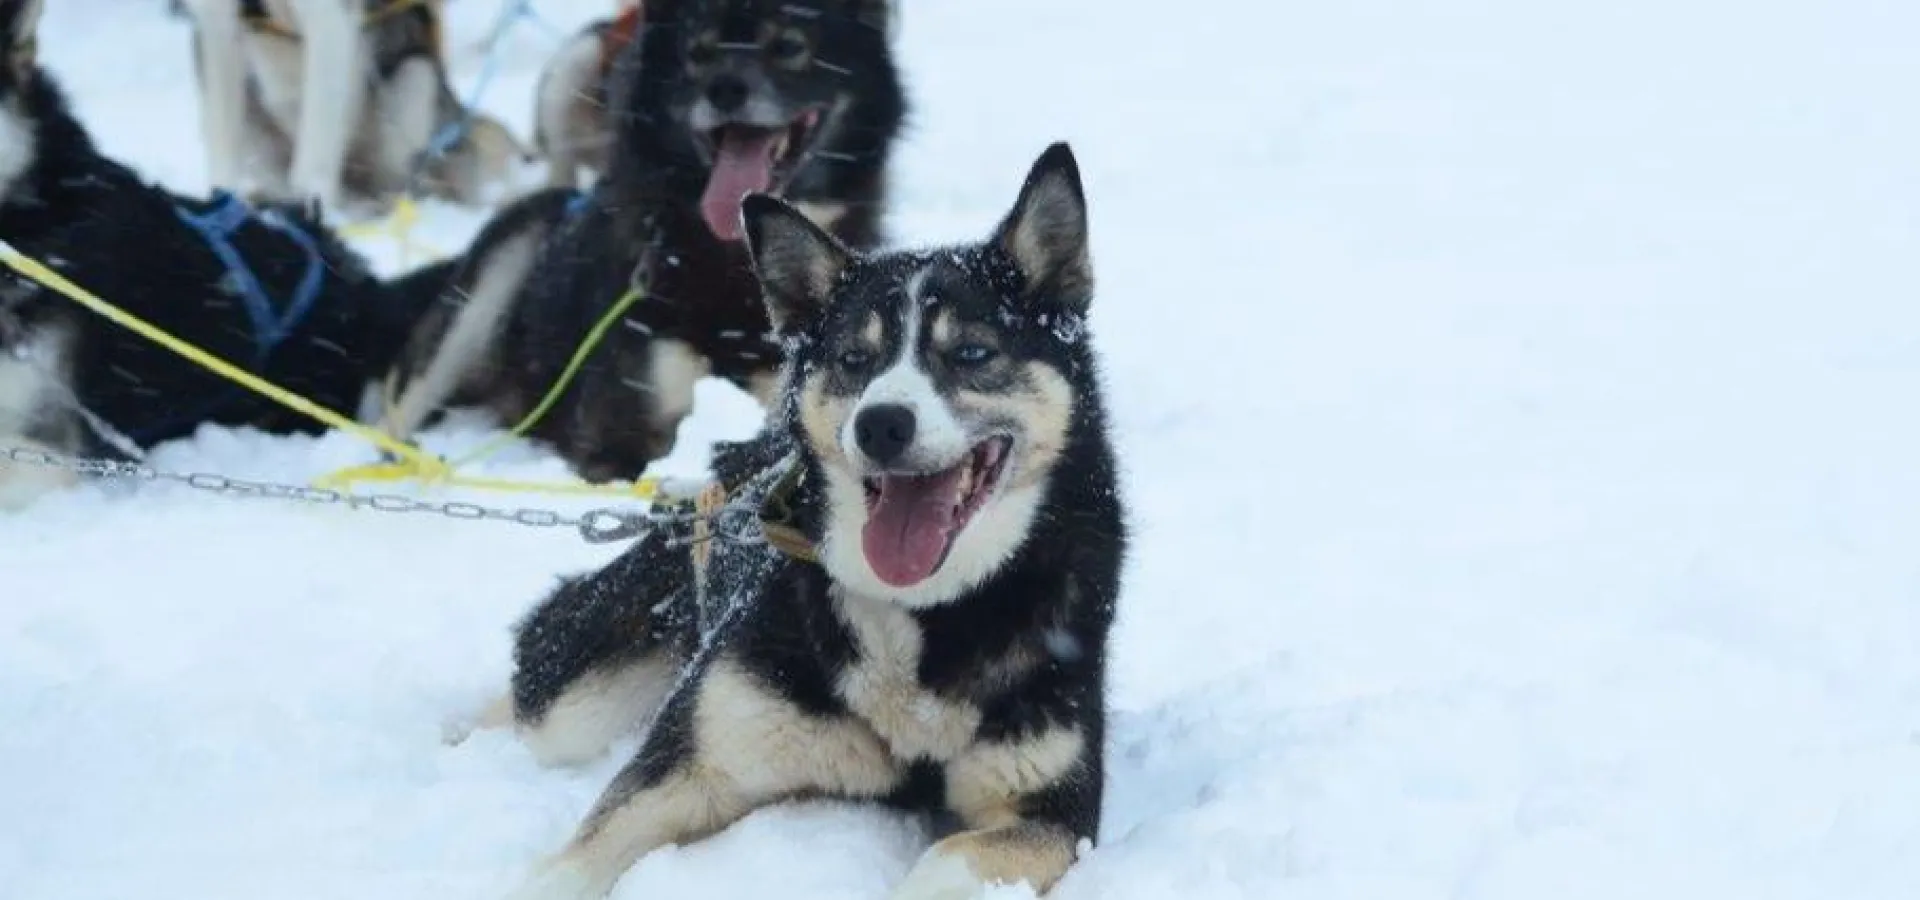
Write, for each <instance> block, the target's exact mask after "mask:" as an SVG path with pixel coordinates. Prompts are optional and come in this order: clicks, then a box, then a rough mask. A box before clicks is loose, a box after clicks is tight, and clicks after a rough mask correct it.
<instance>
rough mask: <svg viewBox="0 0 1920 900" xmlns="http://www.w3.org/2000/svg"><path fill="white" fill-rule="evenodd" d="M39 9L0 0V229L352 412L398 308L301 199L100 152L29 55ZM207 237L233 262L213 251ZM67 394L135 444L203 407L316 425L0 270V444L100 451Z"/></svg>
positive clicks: (404, 323)
mask: <svg viewBox="0 0 1920 900" xmlns="http://www.w3.org/2000/svg"><path fill="white" fill-rule="evenodd" d="M40 9H41V0H0V38H4V40H5V46H6V47H7V48H8V55H7V65H6V66H5V68H4V69H0V238H3V239H5V240H6V241H7V242H8V243H11V244H12V245H13V246H14V247H15V248H17V249H19V250H20V251H21V252H22V253H25V254H26V255H28V256H30V257H33V258H35V259H38V260H40V261H42V262H44V263H46V264H48V265H50V266H52V267H54V268H56V269H58V270H59V271H60V272H61V273H62V274H64V275H66V276H67V277H69V278H72V279H73V280H74V281H75V282H77V283H79V284H80V286H82V287H84V288H87V289H88V290H90V291H93V292H94V293H97V294H99V295H100V296H102V297H105V298H107V299H108V300H110V301H111V302H113V303H115V304H118V305H120V306H121V307H123V308H125V309H126V310H127V311H129V312H131V313H133V314H134V315H137V316H140V317H142V318H144V319H147V320H149V321H151V322H153V323H155V324H157V325H159V326H160V327H161V328H164V329H166V330H168V331H170V332H172V333H174V334H176V335H179V336H181V337H183V338H185V339H187V340H189V341H192V342H193V343H195V344H198V345H199V346H201V347H203V348H205V349H207V350H208V351H210V352H212V353H214V354H215V355H217V356H220V357H222V358H224V359H226V360H229V361H231V362H234V363H236V364H239V365H249V364H250V365H252V366H254V367H255V368H256V370H258V371H261V372H262V373H263V374H264V375H266V376H267V377H269V378H271V379H272V380H274V381H276V382H278V383H280V384H281V385H284V386H286V387H287V388H290V389H292V390H294V391H297V392H299V393H302V394H304V395H306V396H307V397H309V398H311V399H313V400H314V401H315V402H318V403H321V404H323V405H326V406H329V407H331V408H333V409H335V410H339V411H341V412H343V413H347V414H351V413H352V412H353V410H354V409H355V406H356V404H357V403H358V402H359V399H360V397H361V394H362V392H363V390H364V389H365V387H366V386H367V384H368V381H369V379H370V378H373V377H377V376H378V373H380V372H382V371H383V370H384V369H385V368H386V367H388V366H390V365H391V364H392V360H393V358H394V356H395V355H396V354H397V352H398V350H399V348H400V345H401V343H402V341H403V340H404V338H405V336H406V334H407V332H408V330H409V329H410V328H411V326H412V318H413V314H412V310H411V309H410V308H409V307H408V306H407V304H405V303H404V302H401V301H400V299H399V298H397V297H396V296H394V295H393V294H390V293H389V292H388V291H387V290H386V288H385V287H383V286H382V284H381V283H380V282H379V281H377V280H375V279H374V278H373V277H372V276H371V275H370V274H369V273H368V271H367V269H366V267H365V266H364V265H363V264H362V262H361V260H360V259H359V257H357V256H356V255H354V254H353V253H352V252H350V251H349V250H347V249H346V248H345V247H344V246H343V245H342V244H340V243H339V242H338V241H337V240H336V239H335V238H334V237H333V236H332V235H331V234H330V233H328V232H327V231H326V229H325V228H323V227H322V226H321V225H320V224H319V223H318V222H316V221H315V220H314V219H313V218H312V217H311V216H309V215H307V214H306V213H305V212H304V211H302V210H299V209H296V208H293V207H291V206H287V207H276V208H272V209H268V210H249V209H248V208H247V207H245V206H244V205H242V204H239V203H238V202H237V201H234V202H220V201H217V200H216V201H211V202H210V201H199V200H187V199H183V198H180V197H176V196H174V195H172V194H170V193H168V192H166V191H165V190H163V189H161V188H158V187H155V186H152V185H150V184H148V183H146V182H145V181H143V180H142V179H140V177H139V176H137V175H135V174H134V173H133V172H132V171H130V170H128V169H127V168H126V167H124V166H121V165H120V164H118V163H115V162H113V161H111V160H108V159H105V158H103V157H102V156H100V155H99V153H98V152H97V151H96V150H95V149H94V146H93V143H92V141H91V140H90V139H89V137H88V135H87V132H86V130H85V129H84V127H83V126H82V125H81V124H80V122H79V121H78V120H77V119H75V118H74V116H73V115H71V114H70V113H69V112H68V109H67V103H66V100H65V98H64V96H63V95H62V93H61V91H60V89H59V87H58V86H57V85H56V84H54V82H53V80H52V78H51V77H50V76H49V75H48V73H47V72H45V71H44V70H42V69H40V68H39V67H38V66H36V65H35V63H34V59H33V47H34V25H35V22H36V21H37V19H38V17H39V14H40ZM223 219H225V221H221V220H223ZM191 222H198V223H199V224H198V225H195V224H191ZM216 247H220V248H222V249H223V250H230V251H231V252H233V253H235V254H237V255H238V257H239V258H240V260H242V261H243V265H242V266H240V267H239V268H237V269H236V268H230V267H229V266H228V264H227V263H226V262H225V261H223V260H222V258H221V256H220V255H219V252H220V251H217V250H216V249H215V248H216ZM249 280H252V281H253V282H255V283H256V284H257V286H258V290H252V289H250V288H249V287H248V286H247V284H246V283H247V282H248V281H249ZM303 305H304V306H305V308H304V309H301V308H300V307H301V306H303ZM256 317H257V318H256ZM83 409H84V410H86V411H90V412H91V413H92V414H94V415H97V416H98V417H99V418H100V419H102V420H104V422H105V423H106V424H108V425H110V426H111V427H112V429H114V430H116V431H118V432H120V433H122V434H124V435H125V436H126V437H128V438H129V439H130V440H131V443H133V444H135V445H139V446H148V445H151V444H154V443H157V442H160V441H164V440H168V439H171V438H177V437H181V436H184V435H186V434H189V433H190V432H192V431H193V429H194V428H195V427H197V426H198V425H199V424H200V423H203V422H218V423H222V424H229V425H254V426H257V427H260V428H263V429H269V430H274V431H312V430H316V429H315V427H314V426H313V424H312V423H311V422H309V421H308V420H307V419H305V418H304V417H302V416H299V415H297V414H294V413H291V412H288V411H286V410H283V409H282V408H280V407H279V406H277V405H273V404H271V403H269V402H267V401H265V400H263V399H260V398H259V397H257V396H256V395H254V394H252V393H250V392H247V391H244V390H242V389H240V388H238V387H236V386H233V385H229V384H227V383H226V382H224V381H221V380H219V379H217V378H216V377H215V376H213V375H210V374H208V373H206V372H204V371H203V370H201V369H200V368H199V367H197V366H195V365H193V364H192V363H189V362H187V361H185V360H183V359H181V358H179V357H177V356H175V355H174V354H173V353H172V352H170V351H168V350H166V349H165V348H162V347H160V346H158V345H155V344H152V343H149V342H148V341H146V340H145V339H144V338H140V337H138V336H136V335H134V334H133V333H132V332H129V331H127V330H125V329H123V328H121V327H119V326H117V325H114V324H112V323H109V322H108V321H107V320H105V319H103V318H101V317H99V316H97V315H95V314H93V313H91V312H88V311H86V310H84V309H82V308H81V307H79V306H78V305H76V304H74V303H73V302H72V301H70V300H67V299H66V298H64V297H60V296H57V295H55V294H53V293H52V292H50V291H46V290H43V289H41V288H39V287H38V286H37V285H34V284H32V283H30V282H26V281H23V280H21V279H19V278H18V277H15V276H13V275H12V273H11V272H8V273H7V274H6V275H5V277H4V278H0V447H5V446H18V445H22V444H38V445H41V446H44V447H51V448H53V449H56V450H60V451H62V452H67V453H86V454H89V455H97V454H113V453H115V452H116V451H117V450H118V449H119V448H116V447H114V446H112V445H111V444H110V443H108V442H107V438H106V437H104V436H103V433H104V432H105V429H95V428H90V427H88V425H87V423H86V419H85V415H84V414H83V413H82V410H83ZM46 474H47V472H46V470H36V471H29V469H28V467H24V466H20V467H8V466H7V464H6V463H4V462H0V495H9V494H10V495H11V497H10V499H11V501H12V502H13V503H16V504H17V503H19V502H23V501H25V500H26V499H30V497H31V495H32V494H33V493H35V492H37V491H38V490H42V489H44V488H45V487H46V486H47V483H45V482H38V483H29V482H28V481H27V479H30V478H36V477H44V476H45V475H46ZM7 499H9V498H8V497H0V501H4V500H7Z"/></svg>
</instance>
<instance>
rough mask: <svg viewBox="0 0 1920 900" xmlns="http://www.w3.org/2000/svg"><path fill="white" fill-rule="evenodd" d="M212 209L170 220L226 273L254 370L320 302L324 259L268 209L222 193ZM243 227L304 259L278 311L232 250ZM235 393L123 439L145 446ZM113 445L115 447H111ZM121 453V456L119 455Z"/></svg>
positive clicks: (183, 211)
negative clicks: (249, 335) (276, 238)
mask: <svg viewBox="0 0 1920 900" xmlns="http://www.w3.org/2000/svg"><path fill="white" fill-rule="evenodd" d="M213 203H214V205H213V208H212V209H210V210H208V211H207V212H204V213H197V212H194V211H193V210H191V209H188V208H187V207H186V206H184V205H176V206H175V207H174V209H173V211H174V215H176V216H179V217H180V221H181V222H182V223H184V224H186V226H187V227H189V228H192V229H193V230H194V231H195V232H197V233H198V234H199V235H200V239H201V240H202V241H203V242H205V243H206V245H207V249H209V250H211V251H213V255H214V256H216V257H218V258H219V259H220V264H221V265H222V266H224V267H225V268H226V270H227V278H228V279H229V280H230V281H231V282H232V284H233V286H234V288H235V293H236V294H238V295H239V297H240V302H241V306H242V308H243V309H244V310H245V311H246V314H247V323H248V324H249V325H250V326H251V327H252V330H253V366H252V368H253V369H254V370H256V371H257V370H260V369H263V368H265V366H266V364H267V360H268V359H269V358H270V357H271V356H272V355H273V351H274V350H275V349H277V348H278V347H279V346H280V345H281V344H282V343H284V342H285V341H286V339H287V338H288V337H289V336H291V335H292V334H293V333H294V331H295V330H296V329H298V328H299V327H300V324H301V323H302V322H304V321H306V318H307V315H308V314H309V313H311V312H312V311H313V305H314V302H315V301H316V300H318V299H319V297H320V288H321V287H322V286H323V285H324V284H325V281H326V260H325V258H324V257H322V256H321V254H320V245H319V244H317V243H315V241H314V239H313V236H312V235H310V234H308V233H307V232H306V231H305V230H303V229H301V228H300V227H299V226H298V225H295V224H294V223H292V222H289V221H287V220H286V219H285V218H284V217H282V216H281V215H279V214H278V213H276V212H274V211H272V210H266V211H262V212H258V213H256V212H255V211H254V210H253V209H252V207H250V206H248V205H247V204H246V203H245V202H244V201H242V200H240V198H238V197H235V196H234V195H233V194H231V193H228V192H226V191H215V192H214V194H213ZM248 222H259V223H260V224H262V225H265V226H266V227H268V228H271V229H273V230H274V231H277V232H279V233H280V234H282V235H284V236H285V237H286V238H287V239H288V240H290V241H293V243H294V244H295V245H296V246H298V247H299V248H300V250H301V251H302V252H303V253H304V254H305V255H306V258H307V259H306V271H305V272H302V273H301V275H300V281H299V282H298V283H297V284H295V285H294V288H293V293H292V294H291V295H289V296H288V298H287V302H286V304H285V305H284V306H281V307H276V306H275V304H274V302H273V298H272V296H270V295H269V294H268V293H267V289H266V286H265V285H263V284H261V283H260V278H259V276H258V275H256V274H254V271H253V267H252V266H250V265H248V264H247V260H246V257H244V256H242V255H241V254H240V251H239V249H238V248H236V247H235V246H234V245H233V236H234V235H235V234H236V233H238V232H239V231H240V229H241V228H244V227H245V226H246V224H247V223H248ZM239 393H241V389H240V388H239V387H238V386H235V385H229V386H228V388H227V389H226V390H224V391H221V392H220V393H219V394H217V395H216V396H214V397H213V398H212V399H210V400H209V401H207V402H206V403H205V404H202V405H201V406H200V407H198V408H196V409H194V410H192V411H190V412H187V413H183V414H181V415H177V416H173V417H170V418H168V419H164V420H162V421H160V422H159V423H157V424H154V425H150V426H147V427H146V428H143V429H139V430H137V431H129V432H126V436H127V437H128V438H130V439H131V441H132V442H133V443H135V444H138V445H141V446H146V445H150V444H152V443H153V442H154V441H155V440H158V439H159V437H160V436H162V435H165V434H170V433H172V432H173V431H175V430H177V429H179V428H180V427H182V426H183V425H186V424H189V423H192V422H197V421H200V420H202V419H206V418H208V417H209V416H211V415H213V414H214V412H216V411H218V410H219V409H220V408H221V407H223V406H225V405H227V404H228V403H230V402H232V400H233V398H234V396H235V395H236V394H239ZM95 433H96V434H98V435H99V436H100V437H101V438H102V439H103V440H106V441H107V442H108V443H109V444H113V443H114V441H112V440H111V438H110V437H109V436H108V435H107V434H104V433H101V432H100V430H99V429H98V428H96V429H95ZM116 446H117V445H116ZM123 452H124V451H123Z"/></svg>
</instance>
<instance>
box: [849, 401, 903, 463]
mask: <svg viewBox="0 0 1920 900" xmlns="http://www.w3.org/2000/svg"><path fill="white" fill-rule="evenodd" d="M913 426H914V422H913V410H911V409H908V408H906V407H904V406H901V405H900V404H898V403H886V404H881V405H879V406H869V407H867V408H866V409H863V410H861V411H860V414H859V415H857V416H854V417H853V439H854V440H855V441H857V442H859V444H860V452H861V453H864V454H866V456H867V458H868V459H870V460H873V461H874V462H876V463H879V464H880V465H883V466H884V465H887V464H888V463H891V462H893V461H894V460H897V459H899V458H900V457H901V456H904V455H905V454H906V452H907V448H908V447H911V446H913Z"/></svg>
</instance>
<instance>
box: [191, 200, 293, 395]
mask: <svg viewBox="0 0 1920 900" xmlns="http://www.w3.org/2000/svg"><path fill="white" fill-rule="evenodd" d="M213 202H214V206H213V209H211V210H209V211H207V212H205V213H195V212H193V211H192V210H190V209H188V208H186V207H185V206H175V207H174V210H173V211H174V214H175V215H178V216H179V217H180V221H182V222H185V223H186V224H187V226H188V227H189V228H192V229H193V230H194V231H197V232H199V233H200V239H201V240H202V241H205V242H206V245H207V249H209V250H212V251H213V255H215V256H217V257H219V258H220V263H221V265H224V266H226V268H227V275H228V277H230V278H232V279H233V283H234V287H235V288H237V293H239V295H240V302H241V305H242V306H243V308H245V310H246V313H247V321H248V323H249V324H251V325H252V326H253V348H254V364H255V366H256V367H257V366H261V365H265V364H266V361H267V357H269V356H270V355H272V353H273V351H274V349H275V348H277V347H279V346H280V344H281V343H282V342H284V341H286V339H287V336H288V335H290V334H292V333H293V331H294V329H296V328H298V327H300V323H301V322H303V321H305V320H306V318H307V314H308V313H310V312H312V311H313V303H314V301H315V300H317V299H319V297H320V287H321V285H322V284H323V283H324V282H325V279H326V261H325V260H324V259H322V258H321V255H320V245H319V244H317V243H315V242H314V239H313V236H312V235H310V234H308V233H307V232H306V230H305V229H302V228H300V227H299V226H298V225H295V224H293V223H292V222H289V221H287V220H286V219H285V218H284V217H282V216H280V215H279V214H278V213H276V212H275V211H273V210H267V211H265V212H261V213H258V214H256V213H255V212H254V211H253V209H252V207H249V206H248V205H247V204H246V203H245V202H244V201H242V200H241V199H240V198H238V197H235V196H234V195H233V194H231V193H228V192H227V191H215V192H214V194H213ZM249 221H257V222H259V223H260V224H262V225H265V226H267V227H268V228H271V229H273V230H275V231H278V232H280V233H281V234H282V235H285V236H286V237H287V239H288V240H291V241H293V242H294V243H295V244H296V245H298V246H299V247H300V250H301V252H303V253H305V254H306V257H307V270H306V271H305V272H303V273H301V275H300V282H299V283H298V284H296V285H294V287H293V295H292V296H291V297H290V298H289V300H288V302H287V305H286V308H285V309H282V310H276V309H275V308H274V302H273V298H272V297H270V296H268V294H267V289H266V287H265V286H263V285H261V284H260V278H259V277H258V276H257V275H255V274H254V272H253V267H252V266H249V265H247V260H246V258H245V257H243V256H241V255H240V251H239V250H238V249H237V248H235V247H234V246H233V235H234V233H235V232H238V231H239V230H240V229H241V227H242V226H244V225H246V224H247V222H249Z"/></svg>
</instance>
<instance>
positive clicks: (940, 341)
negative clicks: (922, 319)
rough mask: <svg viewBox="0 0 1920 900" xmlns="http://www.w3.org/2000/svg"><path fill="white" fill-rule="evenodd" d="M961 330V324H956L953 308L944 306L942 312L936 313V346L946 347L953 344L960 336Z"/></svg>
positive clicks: (934, 327)
mask: <svg viewBox="0 0 1920 900" xmlns="http://www.w3.org/2000/svg"><path fill="white" fill-rule="evenodd" d="M959 331H960V329H959V326H958V325H956V324H954V321H953V311H952V310H950V309H946V308H944V307H942V308H941V310H940V312H939V313H937V314H935V315H934V317H933V343H934V346H937V347H946V346H949V345H951V344H952V343H953V339H954V338H955V337H957V336H959Z"/></svg>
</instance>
